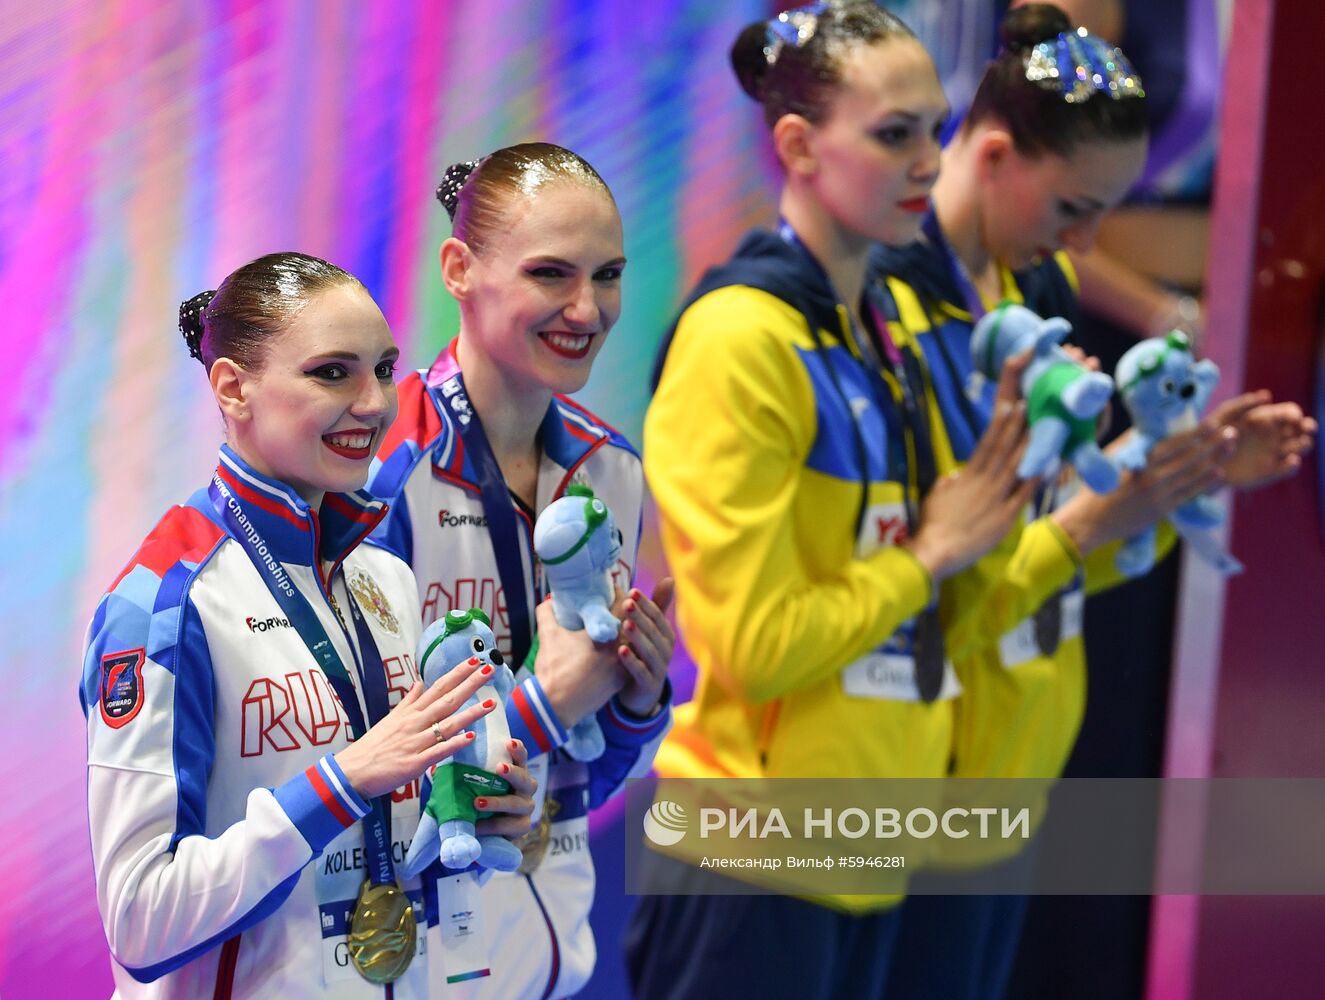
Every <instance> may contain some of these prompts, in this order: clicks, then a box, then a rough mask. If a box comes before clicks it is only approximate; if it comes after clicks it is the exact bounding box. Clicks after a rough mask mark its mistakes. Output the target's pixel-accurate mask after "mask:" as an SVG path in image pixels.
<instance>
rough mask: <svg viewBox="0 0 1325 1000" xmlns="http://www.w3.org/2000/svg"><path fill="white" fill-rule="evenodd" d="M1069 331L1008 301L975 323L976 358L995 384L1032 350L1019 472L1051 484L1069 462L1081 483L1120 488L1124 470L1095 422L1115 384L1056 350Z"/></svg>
mask: <svg viewBox="0 0 1325 1000" xmlns="http://www.w3.org/2000/svg"><path fill="white" fill-rule="evenodd" d="M1071 332H1072V325H1071V324H1070V323H1068V321H1067V320H1065V319H1062V318H1059V317H1054V318H1052V319H1042V318H1041V317H1040V316H1038V315H1037V314H1036V313H1034V312H1032V311H1031V310H1029V309H1027V308H1026V307H1025V306H1021V305H1017V304H1016V303H1013V302H1004V303H1002V304H1001V305H999V306H998V307H997V308H996V309H993V310H991V311H990V312H988V313H986V314H985V315H984V316H982V317H981V318H980V320H979V322H977V323H976V324H975V329H974V330H972V331H971V359H972V360H973V361H974V362H975V366H976V368H977V369H978V370H979V371H980V372H981V373H983V375H984V376H985V378H988V379H997V378H998V377H999V374H1000V373H1001V372H1002V371H1003V365H1004V363H1005V362H1006V361H1007V360H1008V358H1010V357H1012V356H1013V355H1015V354H1020V353H1022V352H1023V351H1026V350H1030V351H1032V352H1033V356H1032V358H1031V363H1030V365H1029V366H1028V367H1027V368H1026V371H1025V372H1024V373H1023V374H1022V376H1021V395H1022V397H1023V398H1024V399H1025V400H1026V422H1027V423H1028V424H1030V431H1031V436H1030V442H1029V443H1028V445H1027V447H1026V454H1025V455H1024V456H1023V457H1022V460H1021V464H1020V465H1018V466H1017V475H1019V476H1020V477H1021V478H1022V479H1030V478H1032V477H1034V476H1039V477H1040V478H1042V479H1044V480H1046V481H1050V480H1052V479H1053V478H1054V477H1055V476H1057V474H1058V469H1059V465H1060V462H1062V461H1067V462H1068V463H1069V464H1070V465H1072V466H1073V468H1075V469H1076V470H1077V475H1078V476H1080V477H1081V481H1082V482H1083V483H1085V484H1086V485H1087V486H1089V487H1090V488H1091V489H1092V490H1094V491H1095V492H1096V493H1108V492H1110V491H1112V490H1113V489H1114V488H1115V487H1117V485H1118V476H1119V473H1118V467H1117V466H1116V465H1115V464H1114V463H1113V461H1112V460H1111V459H1110V458H1109V456H1108V455H1106V454H1104V452H1103V451H1101V450H1100V446H1099V445H1098V444H1097V443H1096V442H1095V422H1096V419H1097V418H1098V417H1099V415H1100V414H1101V413H1102V412H1104V408H1105V407H1106V406H1108V405H1109V398H1110V397H1111V396H1112V395H1113V379H1111V378H1109V376H1108V375H1105V374H1104V373H1102V372H1093V371H1091V370H1090V369H1088V368H1086V367H1085V366H1084V365H1082V364H1080V363H1079V362H1077V361H1076V360H1074V359H1073V358H1072V357H1071V356H1070V355H1069V354H1068V353H1067V352H1066V351H1064V350H1063V349H1062V348H1061V347H1059V346H1058V345H1059V343H1060V342H1061V341H1062V339H1063V338H1064V337H1066V336H1067V335H1068V334H1069V333H1071Z"/></svg>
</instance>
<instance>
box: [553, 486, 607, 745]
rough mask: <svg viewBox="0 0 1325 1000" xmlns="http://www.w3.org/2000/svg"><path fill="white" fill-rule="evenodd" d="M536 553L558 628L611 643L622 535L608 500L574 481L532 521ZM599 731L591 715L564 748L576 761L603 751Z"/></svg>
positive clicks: (596, 722) (595, 720) (579, 725)
mask: <svg viewBox="0 0 1325 1000" xmlns="http://www.w3.org/2000/svg"><path fill="white" fill-rule="evenodd" d="M534 551H536V552H537V553H538V558H539V561H540V562H541V563H542V564H543V573H544V574H545V576H546V579H547V584H548V588H549V589H550V590H551V592H552V611H553V613H554V614H555V615H556V616H557V622H558V623H559V624H560V625H561V627H562V628H566V629H580V628H583V629H584V630H585V631H586V632H588V633H589V638H591V639H593V641H594V642H614V641H616V638H617V636H618V635H619V634H620V629H621V622H620V621H619V620H618V619H617V617H616V616H615V615H613V614H612V611H611V608H612V601H613V598H614V597H615V592H614V590H613V587H612V570H613V568H614V567H615V566H616V564H617V557H618V556H620V554H621V533H620V532H619V531H617V529H616V522H614V521H613V520H612V512H611V511H610V510H608V509H607V504H605V503H603V501H601V500H599V499H598V498H597V497H596V496H594V494H593V490H591V489H589V488H588V487H586V486H580V485H578V484H572V485H571V486H569V487H568V488H567V489H566V493H565V495H564V496H562V497H559V498H557V499H556V500H553V501H552V502H551V503H550V504H548V505H547V507H546V508H545V509H544V511H543V513H542V514H540V515H539V516H538V523H537V524H536V525H534ZM604 747H605V744H604V742H603V731H602V730H601V729H600V728H599V726H598V720H597V719H595V718H594V717H593V716H589V717H588V718H585V719H581V720H580V721H579V722H577V723H576V724H575V725H574V726H572V727H571V731H570V738H569V739H568V740H567V741H566V744H565V749H566V752H567V753H569V754H570V755H571V756H572V757H574V758H575V759H576V760H580V761H590V760H597V759H598V758H599V757H601V756H602V754H603V749H604Z"/></svg>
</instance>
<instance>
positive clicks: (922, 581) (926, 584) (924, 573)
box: [885, 545, 939, 618]
mask: <svg viewBox="0 0 1325 1000" xmlns="http://www.w3.org/2000/svg"><path fill="white" fill-rule="evenodd" d="M894 550H895V551H896V552H897V553H898V554H899V555H900V556H902V562H903V563H905V564H909V565H910V566H911V567H913V568H914V569H915V573H916V576H917V577H918V580H916V581H911V585H910V586H908V587H907V588H906V589H907V590H908V591H910V590H912V589H913V588H914V587H915V586H916V585H917V583H918V585H919V586H920V588H921V589H923V591H924V594H925V603H924V604H922V605H921V606H920V607H919V608H917V609H916V613H917V614H918V613H919V612H920V611H923V610H924V609H925V608H927V607H930V606H931V605H932V604H933V603H934V602H935V601H937V600H938V596H939V594H938V589H937V588H936V587H935V586H934V577H933V576H932V575H931V574H930V572H929V570H928V569H926V568H925V564H924V563H922V562H921V561H920V560H919V559H917V558H916V554H915V553H914V552H912V551H911V550H910V549H907V548H903V547H902V546H900V545H897V546H892V547H891V548H889V549H887V550H885V551H888V552H892V551H894ZM907 617H908V618H910V617H913V616H912V615H908V616H907Z"/></svg>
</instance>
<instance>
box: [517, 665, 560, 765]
mask: <svg viewBox="0 0 1325 1000" xmlns="http://www.w3.org/2000/svg"><path fill="white" fill-rule="evenodd" d="M506 723H507V725H508V726H510V729H511V736H512V737H513V738H514V739H517V740H519V741H520V742H522V743H523V744H524V745H525V749H526V750H528V751H529V756H530V757H531V758H533V757H537V756H538V755H539V754H544V753H548V752H549V751H551V750H555V749H556V748H557V747H559V746H561V744H563V743H565V742H566V738H567V736H568V733H567V732H566V730H565V729H564V728H563V727H562V725H561V723H560V722H558V721H557V713H556V712H554V711H553V710H552V703H551V702H549V701H548V700H547V695H546V694H545V693H544V691H543V685H542V684H540V683H538V678H537V677H529V678H526V679H525V680H524V681H522V682H521V683H520V684H518V685H516V687H515V689H514V690H513V691H512V692H511V696H510V697H509V698H507V699H506Z"/></svg>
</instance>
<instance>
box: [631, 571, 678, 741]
mask: <svg viewBox="0 0 1325 1000" xmlns="http://www.w3.org/2000/svg"><path fill="white" fill-rule="evenodd" d="M674 589H675V584H674V583H673V581H672V578H671V577H670V576H665V577H663V578H662V579H661V580H660V581H658V585H657V586H656V587H654V589H653V597H652V598H651V599H650V598H648V597H645V596H644V592H643V591H641V590H636V589H632V590H631V591H630V593H629V594H627V595H626V599H625V601H624V602H623V603H622V610H623V611H624V612H625V622H624V623H623V624H622V626H621V635H622V637H623V639H624V640H625V641H624V642H622V644H621V645H620V646H618V647H617V656H618V658H619V659H620V661H621V665H622V666H623V667H624V668H625V670H626V673H627V674H628V675H629V676H628V677H627V680H626V683H625V685H624V686H623V687H622V688H621V690H620V691H619V692H618V693H617V700H618V701H619V702H620V704H621V707H622V708H624V709H625V710H626V711H627V712H630V713H631V714H632V715H637V716H639V717H641V718H647V717H648V716H651V715H653V714H654V713H655V711H656V710H657V708H658V698H659V697H660V696H661V694H662V690H663V684H664V683H665V682H666V680H667V665H668V664H669V663H670V662H671V659H672V650H673V648H674V647H675V646H676V636H675V634H674V633H673V632H672V626H671V625H670V624H669V623H668V621H667V607H668V605H670V604H671V603H672V594H673V592H674Z"/></svg>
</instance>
